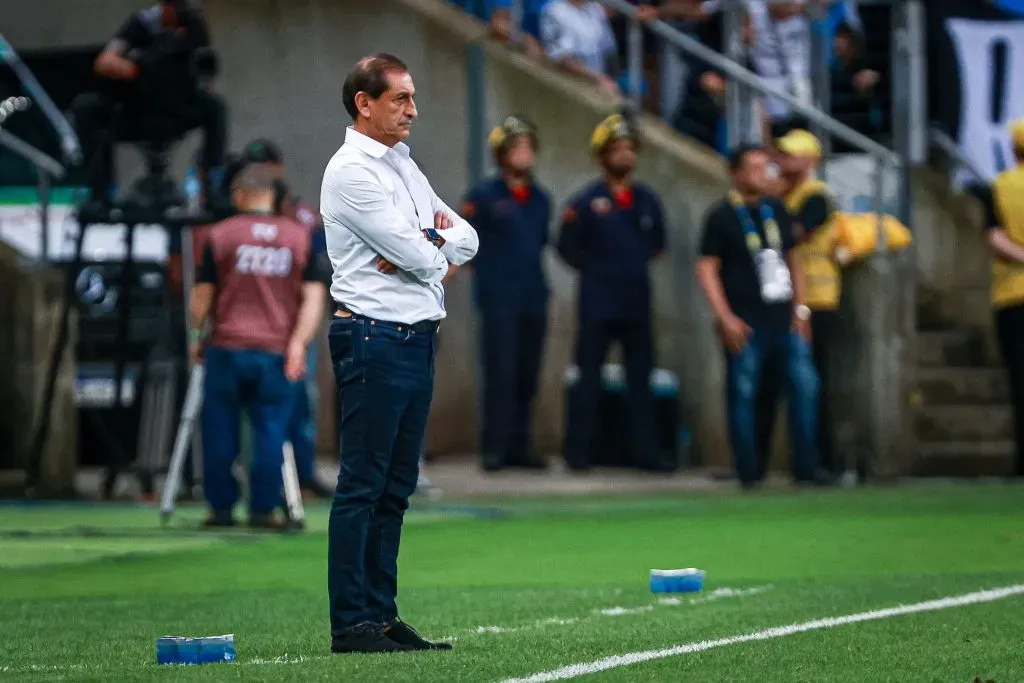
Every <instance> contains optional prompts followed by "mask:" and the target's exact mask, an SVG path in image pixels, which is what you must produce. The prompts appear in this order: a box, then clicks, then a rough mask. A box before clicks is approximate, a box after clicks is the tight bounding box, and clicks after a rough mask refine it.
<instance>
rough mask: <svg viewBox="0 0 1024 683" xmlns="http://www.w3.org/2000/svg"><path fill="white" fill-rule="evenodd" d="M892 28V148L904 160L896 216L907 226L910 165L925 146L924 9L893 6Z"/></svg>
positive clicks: (916, 0)
mask: <svg viewBox="0 0 1024 683" xmlns="http://www.w3.org/2000/svg"><path fill="white" fill-rule="evenodd" d="M892 25H893V31H892V122H893V147H894V149H895V150H896V152H897V153H898V154H899V155H900V156H901V157H902V158H903V160H904V163H902V164H900V166H899V178H900V189H899V194H898V196H897V206H896V208H895V213H896V215H897V216H898V217H899V219H900V220H901V221H903V222H904V223H905V224H907V225H910V220H911V208H912V200H913V197H912V194H911V193H912V190H911V182H910V164H919V163H923V162H924V161H925V156H926V151H927V146H928V126H927V120H928V119H927V109H926V107H927V93H926V88H925V65H924V60H925V44H924V43H925V26H924V6H923V4H922V3H921V2H920V0H908V1H907V2H903V3H898V4H895V5H893V6H892Z"/></svg>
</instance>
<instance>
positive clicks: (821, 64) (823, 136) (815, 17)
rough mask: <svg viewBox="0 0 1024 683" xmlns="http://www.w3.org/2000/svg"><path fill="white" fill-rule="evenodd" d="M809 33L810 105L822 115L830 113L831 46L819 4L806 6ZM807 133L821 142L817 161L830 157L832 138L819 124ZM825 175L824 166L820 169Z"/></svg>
mask: <svg viewBox="0 0 1024 683" xmlns="http://www.w3.org/2000/svg"><path fill="white" fill-rule="evenodd" d="M809 23H810V34H811V85H812V92H813V93H814V105H815V106H816V107H817V108H818V109H820V110H821V111H823V112H826V113H830V112H831V110H832V43H831V40H830V37H829V35H828V7H826V6H825V5H824V4H821V3H817V2H815V3H811V6H810V21H809ZM811 132H812V133H813V134H814V136H815V137H816V138H818V140H820V141H821V158H822V159H823V160H825V159H828V158H829V157H830V156H831V154H832V136H831V135H828V134H827V132H826V131H825V129H824V128H822V126H821V124H820V123H812V124H811ZM821 173H822V175H823V176H824V174H825V164H822V166H821Z"/></svg>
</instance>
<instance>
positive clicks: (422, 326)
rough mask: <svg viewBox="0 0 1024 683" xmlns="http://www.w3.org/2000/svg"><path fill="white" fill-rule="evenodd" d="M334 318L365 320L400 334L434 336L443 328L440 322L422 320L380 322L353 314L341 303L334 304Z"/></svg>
mask: <svg viewBox="0 0 1024 683" xmlns="http://www.w3.org/2000/svg"><path fill="white" fill-rule="evenodd" d="M339 313H348V315H338V314H339ZM334 317H336V318H341V319H342V320H360V321H361V320H365V321H367V322H369V323H370V324H371V325H380V326H382V327H388V328H391V329H393V330H397V331H398V332H404V331H405V330H412V331H413V332H415V333H416V334H434V333H436V332H437V330H438V328H439V327H440V326H441V321H440V320H421V321H419V322H418V323H411V324H409V323H396V322H392V321H390V320H378V319H377V318H370V317H367V316H365V315H359V314H358V313H353V312H352V311H350V310H348V309H347V308H345V307H344V306H342V305H341V304H339V303H335V304H334Z"/></svg>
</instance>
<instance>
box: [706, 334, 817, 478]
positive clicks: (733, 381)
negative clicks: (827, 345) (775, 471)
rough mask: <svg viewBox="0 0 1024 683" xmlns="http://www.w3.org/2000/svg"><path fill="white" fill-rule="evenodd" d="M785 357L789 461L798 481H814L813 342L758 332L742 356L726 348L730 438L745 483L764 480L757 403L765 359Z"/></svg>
mask: <svg viewBox="0 0 1024 683" xmlns="http://www.w3.org/2000/svg"><path fill="white" fill-rule="evenodd" d="M772 357H781V358H782V359H783V362H784V364H785V367H786V379H787V387H788V391H789V401H788V408H787V411H788V416H789V441H790V453H791V455H790V458H791V461H790V464H791V466H792V468H793V475H794V477H795V478H796V479H797V481H813V480H814V476H815V472H816V471H817V469H818V465H819V460H820V456H819V454H818V440H817V433H818V431H817V430H818V425H817V421H818V419H817V416H818V392H819V391H820V387H819V380H818V373H817V371H816V370H815V369H814V359H813V357H812V355H811V346H810V344H808V343H807V341H806V340H805V339H803V338H802V337H800V336H799V335H797V334H795V333H793V332H789V331H786V332H768V331H764V330H754V332H753V333H752V334H751V335H750V340H749V341H748V342H747V345H746V347H744V349H743V350H742V351H740V353H739V354H737V355H733V354H731V353H728V352H726V402H727V407H728V412H729V439H730V441H731V444H732V452H733V459H734V461H735V465H736V475H737V476H738V477H739V480H740V481H741V482H743V483H744V484H752V483H755V482H758V481H760V480H761V479H763V478H764V466H763V465H762V464H761V458H760V457H759V456H758V447H757V428H756V411H757V409H756V406H757V396H758V386H759V385H760V382H761V374H762V370H763V368H764V365H765V361H766V359H769V358H772Z"/></svg>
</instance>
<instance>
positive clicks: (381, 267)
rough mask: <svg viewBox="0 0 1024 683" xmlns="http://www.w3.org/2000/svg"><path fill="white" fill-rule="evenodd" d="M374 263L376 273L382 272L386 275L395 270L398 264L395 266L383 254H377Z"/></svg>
mask: <svg viewBox="0 0 1024 683" xmlns="http://www.w3.org/2000/svg"><path fill="white" fill-rule="evenodd" d="M374 263H375V265H376V266H377V272H378V273H384V274H385V275H388V274H389V273H393V272H395V271H396V270H398V266H396V265H395V264H394V263H392V262H391V261H388V260H387V259H386V258H384V257H383V256H378V257H377V260H376V261H375V262H374Z"/></svg>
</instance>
